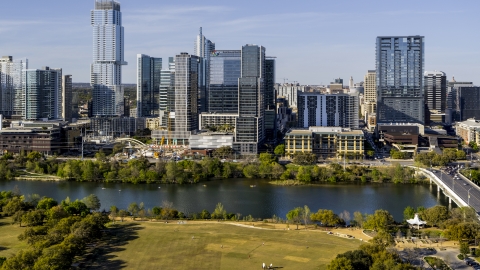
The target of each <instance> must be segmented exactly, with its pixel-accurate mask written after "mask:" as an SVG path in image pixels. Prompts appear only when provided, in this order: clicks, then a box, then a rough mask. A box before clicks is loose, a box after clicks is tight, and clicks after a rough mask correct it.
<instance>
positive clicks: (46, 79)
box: [22, 67, 62, 120]
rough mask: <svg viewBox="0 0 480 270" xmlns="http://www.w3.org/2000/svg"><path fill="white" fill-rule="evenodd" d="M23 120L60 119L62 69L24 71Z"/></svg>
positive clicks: (46, 68) (45, 68)
mask: <svg viewBox="0 0 480 270" xmlns="http://www.w3.org/2000/svg"><path fill="white" fill-rule="evenodd" d="M22 91H23V92H24V93H25V105H24V108H25V109H24V114H23V115H24V116H25V117H24V118H25V119H27V120H38V119H59V118H62V69H51V68H49V67H44V68H42V69H26V70H24V71H23V85H22Z"/></svg>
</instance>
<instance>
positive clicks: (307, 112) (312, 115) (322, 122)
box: [297, 92, 359, 128]
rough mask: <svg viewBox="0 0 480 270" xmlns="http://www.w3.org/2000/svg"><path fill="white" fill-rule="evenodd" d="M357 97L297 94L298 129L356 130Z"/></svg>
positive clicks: (357, 125)
mask: <svg viewBox="0 0 480 270" xmlns="http://www.w3.org/2000/svg"><path fill="white" fill-rule="evenodd" d="M358 109H359V104H358V95H348V94H321V93H305V92H299V93H298V125H297V127H299V128H308V127H313V126H324V127H344V128H358V127H359V119H358Z"/></svg>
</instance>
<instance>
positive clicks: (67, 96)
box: [61, 75, 73, 122]
mask: <svg viewBox="0 0 480 270" xmlns="http://www.w3.org/2000/svg"><path fill="white" fill-rule="evenodd" d="M72 92H73V88H72V75H63V76H62V117H61V118H63V120H65V121H68V122H72V118H73V117H72V115H73V104H72V101H73V94H72Z"/></svg>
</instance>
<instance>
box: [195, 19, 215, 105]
mask: <svg viewBox="0 0 480 270" xmlns="http://www.w3.org/2000/svg"><path fill="white" fill-rule="evenodd" d="M214 51H215V43H213V42H212V41H210V40H209V39H207V38H206V37H205V36H204V35H203V32H202V27H200V32H199V34H198V35H197V38H196V39H195V44H194V48H193V55H195V56H198V57H200V65H199V66H200V69H199V71H198V83H199V89H198V112H199V113H202V112H207V111H208V85H209V75H210V71H209V66H210V64H209V61H210V55H211V54H212V52H214Z"/></svg>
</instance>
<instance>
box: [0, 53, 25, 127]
mask: <svg viewBox="0 0 480 270" xmlns="http://www.w3.org/2000/svg"><path fill="white" fill-rule="evenodd" d="M25 69H28V60H27V59H20V60H13V57H11V56H4V57H2V58H0V114H2V115H3V116H4V117H6V118H14V119H21V118H22V117H23V113H24V108H25V93H24V92H23V90H22V84H23V76H22V71H23V70H25Z"/></svg>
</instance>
